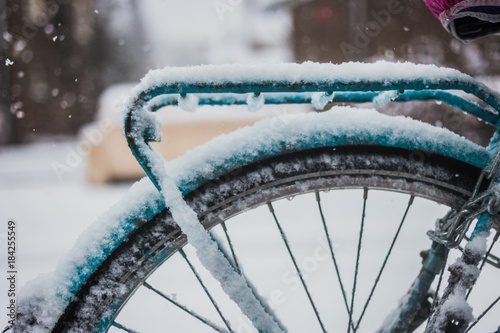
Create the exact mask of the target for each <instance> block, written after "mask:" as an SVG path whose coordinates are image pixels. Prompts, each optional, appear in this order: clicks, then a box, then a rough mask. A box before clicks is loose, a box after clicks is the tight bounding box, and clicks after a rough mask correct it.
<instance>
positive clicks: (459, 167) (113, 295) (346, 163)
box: [16, 145, 481, 332]
mask: <svg viewBox="0 0 500 333" xmlns="http://www.w3.org/2000/svg"><path fill="white" fill-rule="evenodd" d="M412 153H413V152H412V151H411V150H407V149H401V148H390V147H384V146H363V145H362V146H339V147H335V148H332V147H323V148H314V149H309V150H305V151H299V152H294V153H288V154H285V155H282V156H275V157H273V158H268V159H265V160H262V161H259V162H257V163H252V164H249V165H247V166H244V167H242V168H240V169H238V170H233V171H232V172H229V173H228V174H225V175H223V176H221V177H218V178H217V179H213V180H212V181H210V182H207V183H205V184H203V185H202V186H200V187H199V188H198V189H196V190H194V191H192V192H191V193H189V194H187V195H186V200H187V201H188V202H189V203H190V205H192V206H193V208H194V209H195V211H196V212H197V213H198V215H199V217H200V221H201V223H203V224H204V226H205V228H207V229H210V228H212V227H213V226H215V225H217V224H218V223H220V222H221V221H222V220H224V219H226V218H229V217H230V216H233V215H235V214H238V213H239V212H241V211H244V210H246V209H249V208H252V207H255V206H258V205H259V204H266V203H267V202H269V201H273V200H276V199H278V198H281V197H287V196H290V195H294V194H297V193H301V192H304V191H315V190H326V189H331V188H365V187H367V188H378V189H384V190H391V191H397V192H403V193H411V194H414V195H416V196H421V197H425V198H428V199H431V200H434V201H436V202H439V203H444V204H447V205H450V206H452V207H458V206H460V205H461V204H462V203H463V202H464V201H465V200H466V199H467V197H468V196H469V195H470V193H471V191H472V190H473V188H474V185H475V184H476V180H477V178H478V177H479V173H480V171H481V170H480V169H479V168H477V167H474V166H471V165H468V164H466V163H464V162H460V161H457V160H454V159H453V158H450V157H446V156H442V155H438V154H431V153H426V158H425V161H415V160H414V159H413V158H412V156H413V155H412ZM333 162H335V163H333ZM286 165H294V166H295V168H287V167H284V166H286ZM297 166H300V167H297ZM256 176H258V177H256ZM306 184H307V185H306ZM236 203H238V204H236ZM165 221H166V222H167V223H165ZM185 244H186V239H185V236H184V235H183V234H182V232H181V231H180V229H179V228H178V227H177V226H176V225H175V223H173V221H171V217H170V216H169V213H168V211H167V210H163V211H162V212H161V213H159V214H157V215H155V216H154V217H153V218H152V219H151V220H150V221H148V222H147V223H143V224H142V226H141V227H140V228H138V229H137V230H135V231H134V232H133V233H132V234H131V235H129V237H128V239H127V240H126V241H125V242H123V243H121V244H120V245H119V246H118V248H116V249H115V250H114V251H113V253H112V254H111V255H110V256H109V257H108V258H107V259H106V260H105V261H104V262H103V263H102V264H101V265H100V266H99V268H98V269H97V270H96V271H95V272H94V273H93V274H92V275H91V277H90V278H89V279H88V280H87V281H86V283H85V284H84V285H83V287H82V288H81V289H80V290H79V291H78V292H77V294H76V295H75V297H74V299H73V301H72V302H71V303H70V304H69V305H68V306H67V308H66V310H65V312H64V314H63V315H62V316H61V317H60V318H59V320H58V321H57V323H56V325H55V327H54V328H53V329H52V330H51V331H52V332H69V331H71V332H75V331H80V332H96V331H107V330H108V328H109V327H110V325H111V323H112V320H113V319H114V318H115V317H116V315H117V314H118V313H119V311H120V309H121V307H122V306H123V305H124V304H125V303H126V301H127V300H128V298H129V297H130V296H131V295H132V294H133V293H134V291H135V290H136V289H137V288H138V287H139V286H140V285H142V283H143V282H144V281H145V279H146V278H147V277H148V276H149V275H150V274H151V273H152V272H153V271H154V270H156V268H158V267H159V266H160V265H161V264H162V263H163V262H164V261H165V260H167V259H168V258H169V257H170V256H171V255H173V254H174V253H175V252H176V251H177V250H178V249H180V248H182V246H184V245H185ZM96 290H98V292H96ZM21 322H24V323H25V324H26V323H29V322H30V321H29V320H22V321H21ZM26 325H29V324H26ZM24 327H27V326H24ZM16 328H18V329H21V331H23V328H22V326H19V327H16ZM16 331H17V330H16Z"/></svg>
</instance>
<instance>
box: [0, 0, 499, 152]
mask: <svg viewBox="0 0 500 333" xmlns="http://www.w3.org/2000/svg"><path fill="white" fill-rule="evenodd" d="M0 13H1V14H2V16H1V26H0V29H1V30H2V38H1V47H0V52H1V53H0V60H1V61H0V70H1V72H0V77H1V81H0V84H1V86H0V92H1V94H0V97H1V100H0V144H3V145H6V144H19V143H27V142H33V141H38V140H54V139H57V138H59V137H61V136H66V137H67V136H74V135H76V134H77V133H78V131H79V130H80V129H81V128H82V126H84V125H85V124H87V123H90V122H92V121H93V120H94V119H95V117H96V113H97V105H98V99H99V96H100V95H101V93H102V92H103V91H104V90H105V89H106V88H107V87H109V86H111V85H113V84H117V83H121V82H138V80H139V79H140V78H141V77H142V76H144V75H145V74H146V73H147V71H148V70H149V69H152V68H161V67H164V66H185V65H197V64H213V63H233V62H279V61H296V62H303V61H306V60H312V61H320V62H333V63H341V62H345V61H369V62H371V61H375V60H381V59H382V60H391V61H406V60H407V61H412V62H417V63H431V64H437V65H441V66H450V67H453V68H457V69H459V70H461V71H463V72H465V73H468V74H471V75H473V76H486V75H488V76H491V75H498V74H499V72H500V39H498V38H497V37H494V36H491V37H488V38H484V39H481V40H478V41H475V42H473V43H471V44H467V45H466V44H463V43H462V42H460V41H458V40H455V39H453V38H452V37H451V35H449V34H448V33H447V32H446V31H445V30H444V29H443V28H442V27H441V24H440V23H439V22H438V21H437V20H436V19H435V18H434V17H433V15H432V14H431V13H430V11H429V10H427V8H426V7H425V5H424V3H423V1H422V0H401V1H399V0H389V1H388V0H370V1H368V0H358V1H340V0H338V1H335V0H330V1H326V0H310V1H307V0H289V1H284V0H253V1H243V0H213V1H202V0H187V1H173V0H161V1H160V0H144V1H132V0H121V1H117V0H81V1H70V0H48V1H47V0H1V1H0Z"/></svg>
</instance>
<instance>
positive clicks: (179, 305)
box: [143, 282, 226, 332]
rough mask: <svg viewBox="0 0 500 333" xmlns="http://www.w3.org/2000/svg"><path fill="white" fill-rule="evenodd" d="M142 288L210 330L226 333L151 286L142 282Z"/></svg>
mask: <svg viewBox="0 0 500 333" xmlns="http://www.w3.org/2000/svg"><path fill="white" fill-rule="evenodd" d="M143 285H144V287H146V288H148V289H149V290H151V291H153V292H155V293H156V294H158V295H159V296H161V297H162V298H163V299H165V300H167V301H169V302H170V303H172V304H173V305H175V306H177V307H178V308H179V309H181V310H183V311H185V312H187V313H188V314H190V315H191V316H193V317H194V318H196V319H198V320H199V321H201V322H203V323H204V324H206V325H208V326H210V327H211V328H213V329H214V330H216V331H217V332H226V330H224V329H222V328H220V327H218V326H217V325H215V324H214V323H212V322H210V321H209V320H208V319H206V318H203V317H202V316H200V315H198V314H196V313H195V312H193V311H191V310H189V309H188V308H186V307H185V306H183V305H181V304H179V303H177V302H176V301H174V300H173V299H171V298H170V297H168V296H167V295H165V294H164V293H162V292H161V291H159V290H158V289H156V288H154V287H153V286H151V285H150V284H149V283H147V282H144V283H143Z"/></svg>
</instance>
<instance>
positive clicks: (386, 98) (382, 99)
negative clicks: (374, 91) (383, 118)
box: [373, 90, 399, 108]
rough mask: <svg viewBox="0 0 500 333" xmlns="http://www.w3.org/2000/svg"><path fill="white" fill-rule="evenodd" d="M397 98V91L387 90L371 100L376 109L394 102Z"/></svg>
mask: <svg viewBox="0 0 500 333" xmlns="http://www.w3.org/2000/svg"><path fill="white" fill-rule="evenodd" d="M398 96H399V91H397V90H392V91H391V90H389V91H385V92H383V93H381V94H379V95H377V97H375V98H374V99H373V105H374V106H375V107H377V108H381V107H382V106H384V105H386V104H387V103H389V102H392V101H394V100H395V99H396V98H397V97H398Z"/></svg>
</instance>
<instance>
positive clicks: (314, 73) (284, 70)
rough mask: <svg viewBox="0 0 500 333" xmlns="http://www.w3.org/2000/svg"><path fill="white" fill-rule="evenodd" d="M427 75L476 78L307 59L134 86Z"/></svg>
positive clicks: (167, 72) (431, 78) (188, 72)
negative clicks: (306, 60) (301, 61)
mask: <svg viewBox="0 0 500 333" xmlns="http://www.w3.org/2000/svg"><path fill="white" fill-rule="evenodd" d="M416 78H425V79H426V81H427V82H429V83H431V82H436V81H438V80H443V79H447V80H462V81H472V80H473V79H472V77H470V76H469V75H466V74H463V73H461V72H459V71H457V70H455V69H451V68H443V67H437V66H434V65H422V64H413V63H409V62H407V63H394V62H385V61H379V62H376V63H359V62H349V63H343V64H331V63H316V62H310V61H308V62H304V63H302V64H296V63H281V64H228V65H201V66H191V67H166V68H163V69H157V70H152V71H150V72H149V73H148V74H147V75H146V76H145V77H144V78H143V79H142V80H141V83H140V84H139V85H137V86H136V87H135V89H134V92H135V94H134V95H137V94H139V93H140V92H142V91H146V90H148V89H150V88H151V87H158V86H161V85H175V84H178V83H180V82H182V84H207V83H209V84H215V85H219V84H224V83H228V82H231V83H251V82H261V81H286V82H289V83H298V82H302V81H322V82H338V81H339V80H340V81H355V82H356V81H357V82H360V81H364V80H378V81H386V82H387V83H389V82H391V81H395V80H411V79H416Z"/></svg>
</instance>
